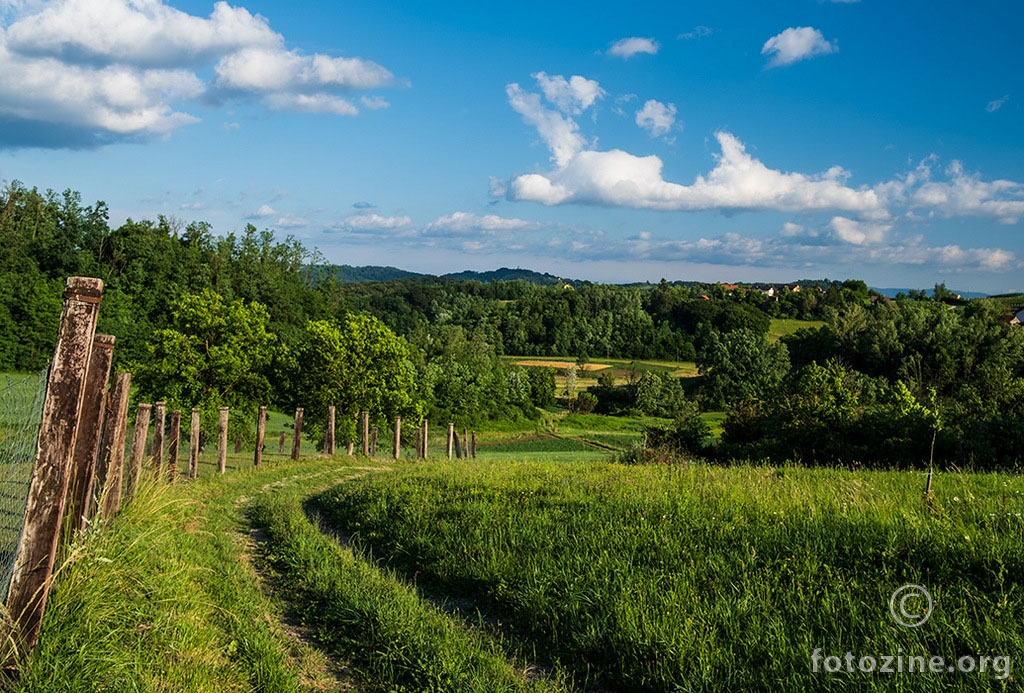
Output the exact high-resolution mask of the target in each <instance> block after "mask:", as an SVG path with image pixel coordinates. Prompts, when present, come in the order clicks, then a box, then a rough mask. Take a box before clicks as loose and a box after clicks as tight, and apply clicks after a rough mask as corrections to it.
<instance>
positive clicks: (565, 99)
mask: <svg viewBox="0 0 1024 693" xmlns="http://www.w3.org/2000/svg"><path fill="white" fill-rule="evenodd" d="M531 76H532V77H533V78H534V79H535V80H537V84H538V85H539V86H540V88H541V91H542V92H544V98H546V99H547V100H548V101H550V102H551V103H552V104H554V105H555V106H557V107H558V110H560V111H562V113H567V114H571V115H579V114H580V113H582V112H583V111H585V110H587V109H588V108H590V107H591V106H593V105H594V102H595V101H597V100H598V99H600V98H602V97H603V96H604V95H605V91H604V89H602V88H601V85H600V84H598V83H597V81H595V80H592V79H587V78H585V77H581V76H580V75H573V76H572V77H570V78H569V79H566V78H565V77H563V76H562V75H555V76H553V77H551V76H548V74H547V73H546V72H537V73H535V74H533V75H531Z"/></svg>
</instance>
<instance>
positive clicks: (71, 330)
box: [2, 277, 103, 663]
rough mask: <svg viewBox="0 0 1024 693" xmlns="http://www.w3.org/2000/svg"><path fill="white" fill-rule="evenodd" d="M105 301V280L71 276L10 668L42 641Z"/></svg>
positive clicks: (11, 597)
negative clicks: (88, 375) (94, 342)
mask: <svg viewBox="0 0 1024 693" xmlns="http://www.w3.org/2000/svg"><path fill="white" fill-rule="evenodd" d="M102 297H103V282H102V281H101V280H99V279H90V278H87V277H69V278H68V280H67V284H66V290H65V292H64V306H63V308H62V310H61V316H60V327H59V328H58V331H57V344H56V348H55V349H54V354H53V361H52V363H51V365H50V375H49V379H48V381H47V386H46V400H45V402H44V403H43V415H42V420H41V423H40V428H39V439H38V446H37V448H36V459H35V462H34V464H33V465H32V482H31V485H30V486H29V492H28V502H27V504H26V506H25V516H24V517H25V520H24V524H23V527H22V535H21V541H20V542H19V544H18V551H17V554H16V556H15V560H14V574H13V576H12V577H11V584H10V586H9V588H8V591H7V600H6V604H7V609H8V612H9V613H10V614H11V617H12V618H13V619H14V624H15V628H16V630H15V631H14V632H13V633H10V634H9V635H10V637H9V638H8V639H7V640H6V642H12V641H13V642H14V643H17V644H20V645H22V646H23V647H24V648H25V649H24V650H23V651H21V652H19V651H17V649H12V648H11V646H10V645H6V644H5V645H3V646H2V649H3V654H4V659H5V660H7V663H11V662H12V660H13V659H14V658H16V657H18V656H19V655H24V654H28V653H29V652H30V651H31V650H32V648H33V647H34V646H35V644H36V642H37V641H38V639H39V629H40V627H41V626H42V622H43V612H44V611H45V609H46V600H47V598H48V597H49V589H50V580H51V577H52V575H53V566H54V562H55V560H56V557H57V546H58V542H59V539H60V527H61V522H62V519H63V514H64V504H65V499H66V498H67V491H68V476H69V471H70V465H71V458H72V455H73V454H74V449H75V436H76V433H77V432H78V430H77V429H78V420H79V415H80V412H81V408H82V396H83V387H84V384H85V379H86V373H87V370H88V366H89V360H90V358H91V355H92V339H93V334H94V333H95V331H96V317H97V313H98V312H99V304H100V300H101V298H102Z"/></svg>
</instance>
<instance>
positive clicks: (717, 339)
mask: <svg viewBox="0 0 1024 693" xmlns="http://www.w3.org/2000/svg"><path fill="white" fill-rule="evenodd" d="M699 342H700V345H701V348H700V351H699V353H698V355H697V368H698V370H699V371H700V374H701V376H702V380H701V386H700V387H701V393H702V394H703V396H704V398H705V401H706V404H707V407H708V408H719V407H724V406H727V405H731V404H734V403H736V402H739V401H741V400H744V399H765V398H768V397H770V396H771V395H772V394H773V393H774V391H775V390H776V388H778V386H779V384H780V383H781V382H782V378H783V377H784V376H785V375H786V372H787V371H788V370H789V354H788V351H787V350H786V346H785V345H784V344H781V343H774V344H773V343H771V342H769V341H768V340H767V339H765V338H764V337H763V336H761V335H758V334H756V333H754V332H752V331H750V330H746V329H742V328H741V329H737V330H733V331H732V332H728V333H726V334H721V333H719V332H718V331H717V330H713V329H710V328H707V327H706V326H705V328H704V329H703V330H702V334H701V335H700V340H699Z"/></svg>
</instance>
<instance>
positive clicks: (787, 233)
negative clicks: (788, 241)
mask: <svg viewBox="0 0 1024 693" xmlns="http://www.w3.org/2000/svg"><path fill="white" fill-rule="evenodd" d="M803 232H804V227H803V225H801V224H797V223H795V222H792V221H787V222H786V223H785V224H783V225H782V231H781V232H780V234H781V235H782V237H783V238H790V237H793V236H799V235H801V234H802V233H803Z"/></svg>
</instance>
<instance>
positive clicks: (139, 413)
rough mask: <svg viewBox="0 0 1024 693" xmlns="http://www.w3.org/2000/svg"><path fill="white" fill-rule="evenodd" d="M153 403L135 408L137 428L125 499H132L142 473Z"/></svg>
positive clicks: (133, 433)
mask: <svg viewBox="0 0 1024 693" xmlns="http://www.w3.org/2000/svg"><path fill="white" fill-rule="evenodd" d="M152 411H153V405H152V404H140V405H139V406H138V407H137V408H136V410H135V430H134V431H132V454H131V457H130V458H129V459H128V475H127V477H126V478H125V480H124V492H123V493H122V499H123V500H131V498H132V494H133V493H134V492H135V486H136V484H138V482H139V477H140V476H141V475H142V458H143V457H145V456H146V436H148V435H149V417H150V415H151V414H152Z"/></svg>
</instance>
